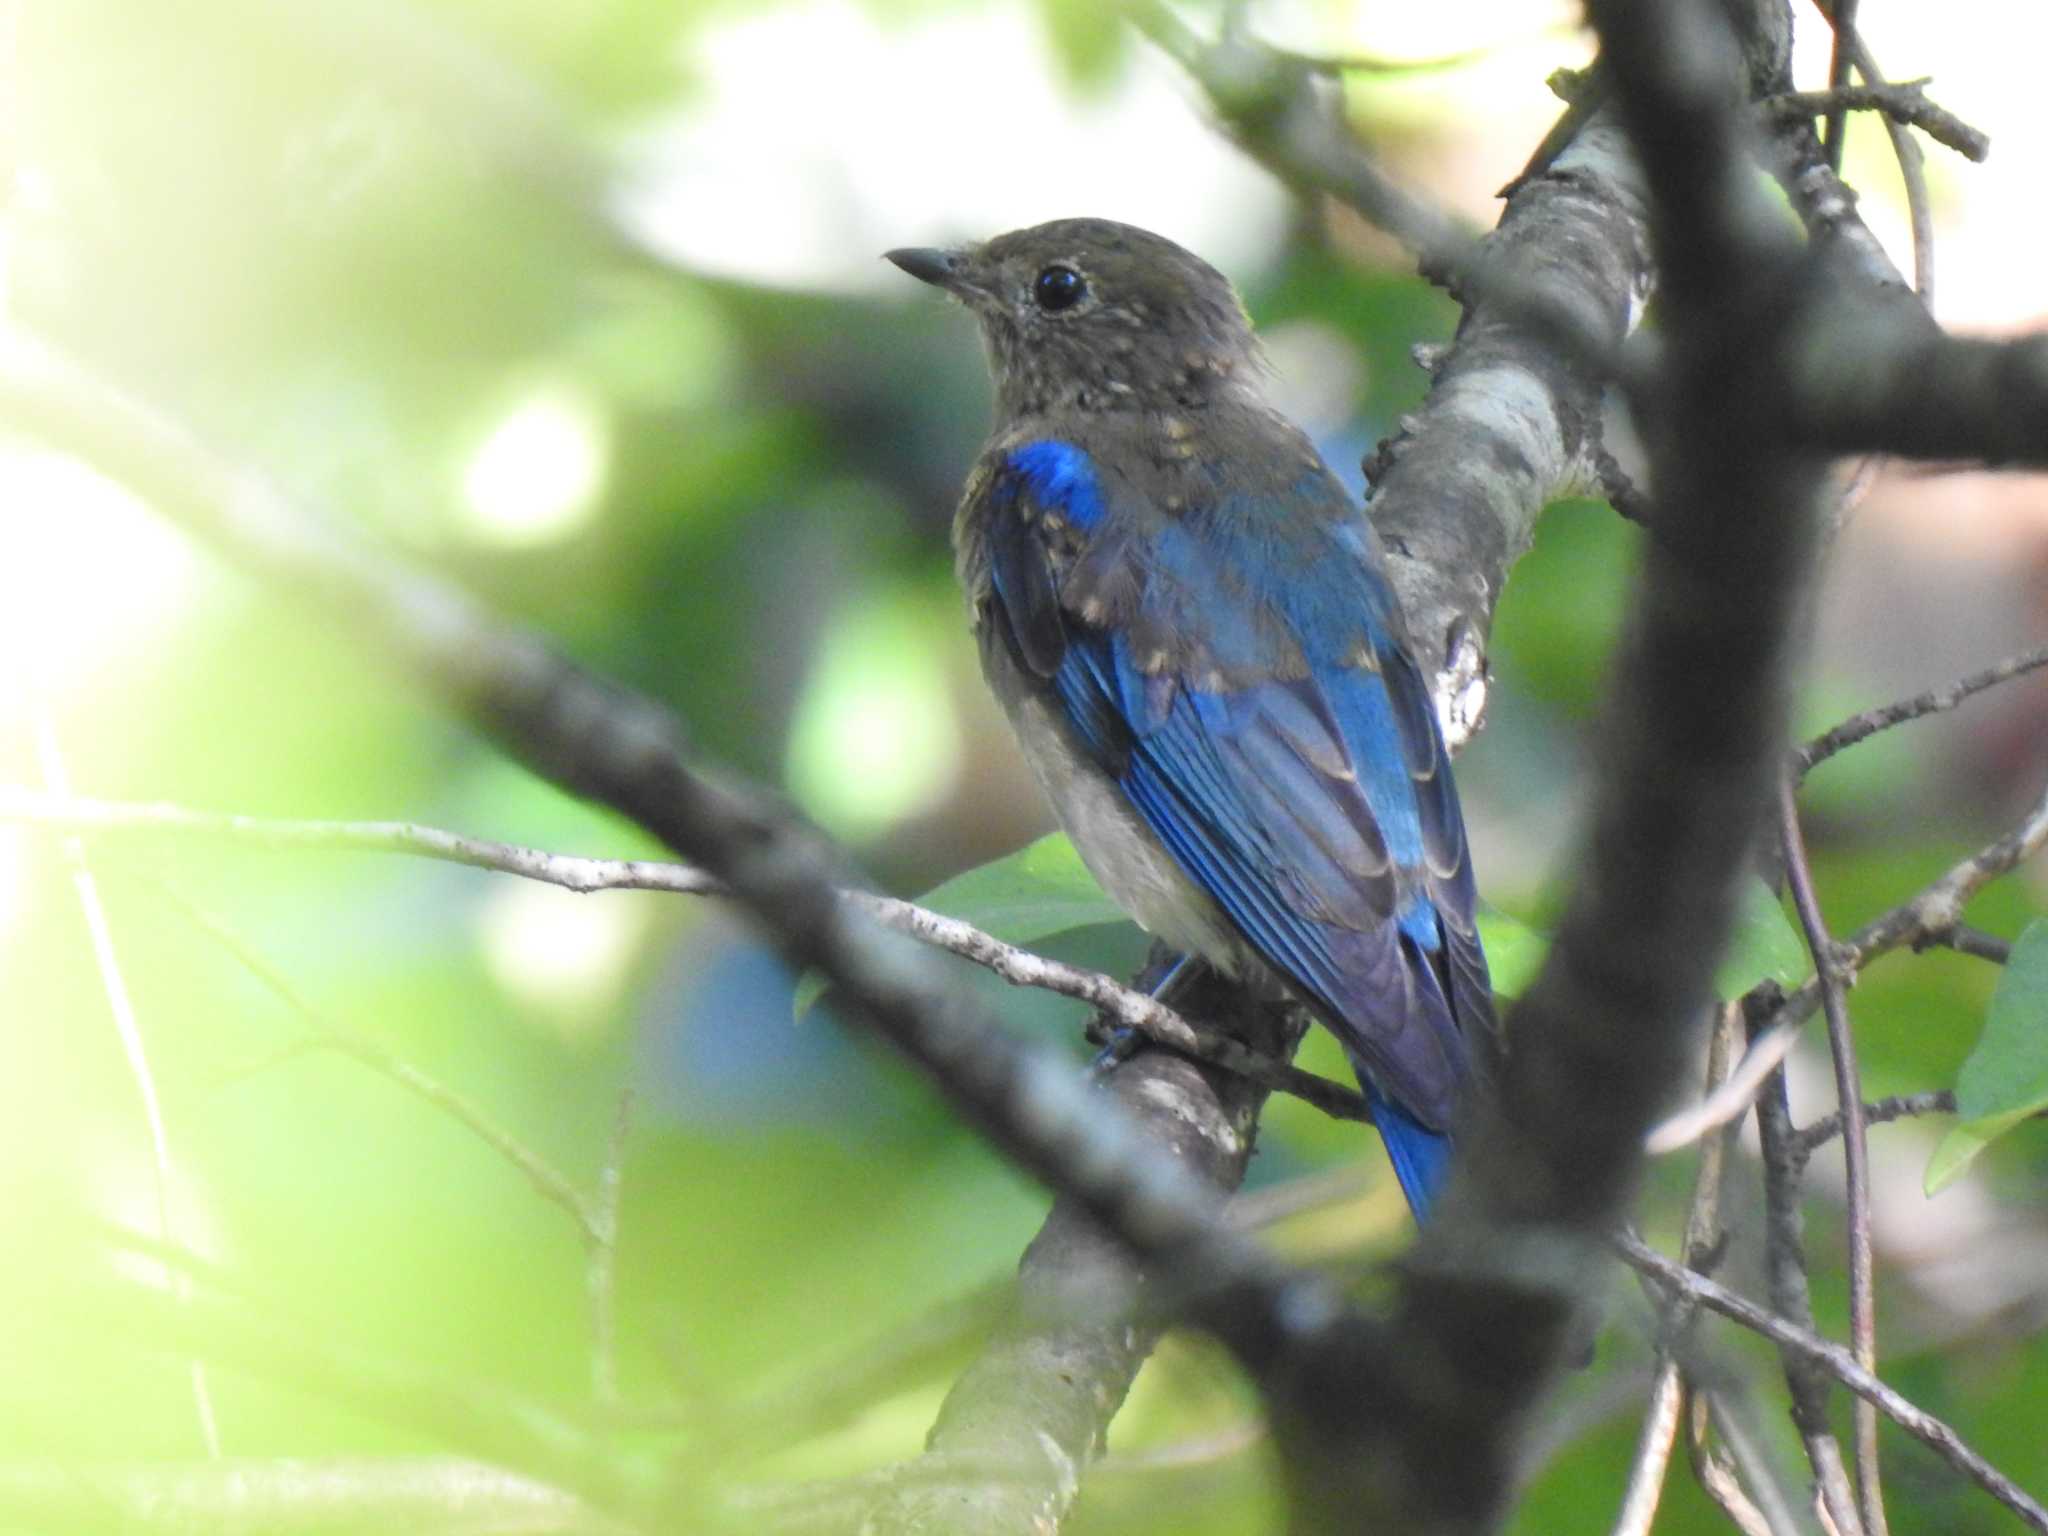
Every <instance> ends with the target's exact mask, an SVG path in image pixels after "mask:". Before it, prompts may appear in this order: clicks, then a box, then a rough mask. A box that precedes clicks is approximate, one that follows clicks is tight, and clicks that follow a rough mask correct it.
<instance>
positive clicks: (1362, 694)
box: [885, 218, 1498, 1221]
mask: <svg viewBox="0 0 2048 1536" xmlns="http://www.w3.org/2000/svg"><path fill="white" fill-rule="evenodd" d="M885 256H886V259H887V260H889V261H891V262H893V263H894V264H895V265H896V266H897V267H899V268H901V269H902V270H903V271H904V272H906V273H908V274H909V275H910V276H912V277H914V278H917V279H919V280H920V281H922V282H925V283H928V284H931V285H932V286H934V287H936V288H938V289H941V290H942V291H944V292H945V293H946V294H948V295H950V296H951V297H952V298H954V299H956V300H958V301H960V302H961V303H962V304H964V305H965V306H966V308H967V309H968V310H969V311H970V312H972V314H973V315H974V316H975V318H976V319H977V320H979V321H980V324H981V334H982V339H983V342H984V344H985V347H986V351H987V354H988V362H989V368H990V373H991V375H992V379H993V383H994V392H995V405H994V416H995V420H994V424H993V427H992V429H991V432H990V436H989V438H988V441H987V443H986V445H985V446H984V448H983V450H982V452H981V455H980V457H979V459H978V460H977V461H976V462H975V464H974V467H973V469H972V471H971V472H970V473H969V475H968V479H967V483H966V488H965V491H964V493H963V495H962V497H961V500H960V503H959V507H958V510H957V512H956V514H955V517H954V521H953V530H952V533H953V547H954V556H955V566H956V569H957V572H958V575H959V579H960V582H961V585H962V587H963V589H964V590H965V593H966V597H967V602H968V607H969V610H970V614H971V617H972V621H973V626H974V629H975V632H976V635H977V637H978V641H979V647H980V653H981V663H982V670H983V673H984V675H985V677H986V679H987V681H988V684H989V686H990V688H991V690H992V691H993V692H994V694H995V696H996V698H997V700H998V701H999V702H1000V703H1001V705H1002V707H1003V710H1004V712H1005V714H1006V715H1007V717H1008V719H1009V721H1010V724H1011V726H1012V727H1013V729H1014V731H1015V734H1016V736H1017V739H1018V742H1019V744H1020V746H1021V747H1022V749H1023V752H1024V755H1025V757H1026V759H1027V760H1028V761H1029V763H1030V765H1031V767H1032V769H1033V771H1034V773H1035V775H1036V777H1037V778H1038V780H1039V783H1040V785H1041V786H1042V787H1043V789H1044V791H1045V793H1046V797H1047V799H1048V800H1049V801H1050V802H1051V804H1052V807H1053V810H1054V812H1055V814H1056V815H1057V817H1058V819H1059V821H1060V823H1061V824H1062V826H1063V827H1064V828H1065V830H1066V832H1067V834H1068V836H1069V837H1070V839H1071V840H1072V842H1073V844H1074V847H1075V849H1076V850H1077V851H1078V853H1079V854H1080V857H1081V859H1082V861H1083V862H1084V863H1085V864H1086V866H1087V867H1088V869H1089V871H1090V872H1091V873H1092V874H1093V875H1094V877H1095V878H1096V880H1097V881H1098V882H1100V884H1101V885H1102V887H1103V889H1104V890H1105V891H1107V892H1108V894H1109V895H1110V897H1111V898H1112V899H1113V900H1114V901H1116V903H1117V904H1118V905H1119V906H1120V907H1121V908H1122V909H1123V910H1124V911H1125V912H1126V913H1128V914H1129V915H1130V916H1131V917H1132V918H1134V919H1135V920H1136V921H1137V923H1138V924H1139V926H1140V927H1142V928H1144V929H1145V930H1146V931H1148V932H1149V933H1151V934H1152V935H1153V936H1154V937H1155V938H1157V939H1159V940H1161V941H1162V942H1164V943H1165V944H1166V945H1168V946H1170V947H1171V948H1172V949H1174V950H1177V951H1178V952H1179V953H1180V955H1181V956H1182V957H1183V959H1182V963H1183V964H1185V963H1187V962H1188V961H1190V960H1194V961H1200V962H1203V963H1206V964H1207V965H1209V966H1210V967H1212V968H1214V969H1215V970H1217V971H1219V972H1221V973H1222V974H1223V975H1225V976H1226V977H1230V978H1233V979H1236V980H1239V981H1243V982H1247V983H1251V984H1253V985H1254V986H1259V987H1266V988H1272V987H1276V986H1277V988H1278V989H1279V990H1280V991H1281V992H1282V993H1283V994H1285V995H1288V996H1291V997H1293V998H1295V999H1297V1000H1299V1001H1300V1002H1302V1003H1305V1004H1306V1005H1307V1006H1308V1007H1309V1009H1310V1011H1311V1012H1312V1013H1313V1014H1314V1015H1315V1016H1316V1017H1317V1018H1318V1019H1319V1020H1320V1022H1322V1023H1323V1024H1324V1025H1326V1026H1327V1027H1328V1028H1329V1029H1330V1030H1331V1031H1333V1032H1334V1033H1335V1035H1336V1037H1337V1039H1338V1040H1339V1041H1340V1042H1341V1043H1342V1045H1343V1047H1344V1050H1345V1053H1346V1055H1347V1056H1348V1057H1349V1059H1350V1061H1351V1064H1352V1066H1353V1068H1354V1070H1355V1071H1356V1073H1357V1076H1358V1081H1359V1085H1360V1088H1361V1089H1362V1091H1363V1093H1364V1096H1365V1099H1366V1103H1367V1107H1368V1109H1369V1111H1370V1113H1371V1117H1372V1120H1373V1123H1374V1125H1375V1127H1376V1128H1377V1130H1378V1132H1379V1135H1380V1138H1381V1140H1382V1141H1383V1142H1384V1144H1385V1146H1386V1149H1387V1153H1388V1156H1389V1159H1390V1161H1391V1162H1392V1165H1393V1169H1394V1172H1395V1175H1396V1177H1397V1178H1398V1180H1399V1182H1400V1186H1401V1189H1402V1192H1403V1193H1404V1195H1405V1196H1406V1198H1407V1202H1408V1205H1409V1207H1410V1209H1411V1210H1412V1211H1413V1212H1414V1214H1415V1216H1416V1219H1417V1220H1418V1221H1420V1220H1422V1219H1424V1218H1426V1216H1427V1215H1428V1212H1429V1210H1430V1206H1431V1202H1432V1201H1433V1200H1434V1199H1435V1197H1436V1196H1437V1194H1438V1193H1439V1191H1440V1190H1441V1188H1442V1186H1443V1184H1444V1182H1445V1178H1446V1174H1447V1170H1448V1167H1449V1161H1450V1154H1451V1146H1452V1140H1451V1138H1452V1135H1453V1133H1454V1130H1455V1128H1456V1125H1457V1121H1458V1117H1459V1114H1460V1111H1461V1108H1462V1106H1463V1105H1464V1104H1466V1103H1467V1102H1469V1100H1470V1098H1471V1097H1472V1094H1473V1092H1474V1085H1475V1084H1476V1083H1477V1082H1479V1081H1480V1080H1481V1079H1482V1077H1483V1076H1484V1075H1485V1074H1486V1073H1487V1072H1489V1071H1490V1070H1491V1064H1492V1062H1493V1060H1494V1057H1495V1054H1496V1052H1497V1049H1498V1042H1497V1032H1498V1026H1497V1023H1496V1021H1495V1015H1494V1009H1493V994H1492V987H1491V983H1490V981H1489V978H1488V973H1487V966H1486V957H1485V953H1484V951H1483V949H1482V947H1481V944H1480V939H1479V933H1478V929H1477V926H1476V923H1475V919H1474V910H1475V905H1476V900H1477V898H1476V895H1475V888H1474V883H1473V873H1472V861H1471V857H1470V850H1469V848H1468V845H1467V841H1466V837H1465V828H1464V821H1463V817H1462V813H1461V812H1460V809H1459V804H1458V793H1457V788H1456V786H1455V784H1454V783H1453V782H1452V778H1451V771H1450V762H1449V756H1448V753H1447V752H1446V750H1445V747H1444V741H1443V736H1442V733H1441V731H1440V730H1439V727H1438V724H1437V718H1436V712H1435V709H1434V706H1433V703H1432V699H1431V694H1430V689H1429V685H1428V682H1427V680H1426V678H1425V675H1424V673H1423V671H1422V669H1421V668H1420V667H1419V666H1418V665H1417V663H1416V661H1415V658H1414V654H1413V652H1412V649H1411V647H1410V645H1409V643H1408V640H1407V636H1406V633H1405V627H1404V623H1403V619H1402V615H1401V610H1400V606H1399V603H1398V600H1397V598H1396V596H1395V594H1394V590H1393V588H1392V586H1391V585H1390V583H1389V581H1388V579H1387V575H1386V570H1385V565H1384V557H1383V554H1382V552H1381V549H1380V547H1379V544H1378V541H1377V537H1376V535H1375V534H1374V533H1373V531H1372V528H1371V525H1370V523H1369V522H1368V520H1367V519H1366V517H1365V515H1364V512H1363V510H1362V508H1360V507H1359V506H1358V505H1356V504H1354V502H1353V501H1352V499H1351V497H1350V495H1349V494H1348V493H1347V492H1346V491H1345V489H1344V487H1343V484H1342V483H1341V482H1340V481H1339V480H1338V479H1337V477H1336V476H1335V475H1334V474H1333V473H1332V472H1331V470H1330V468H1329V466H1328V465H1327V464H1326V463H1325V462H1324V461H1323V459H1322V457H1321V456H1320V455H1319V454H1318V453H1317V451H1316V449H1315V447H1314V445H1313V444H1312V443H1311V442H1310V441H1309V439H1308V437H1307V435H1306V434H1305V433H1303V432H1302V431H1301V429H1300V428H1299V427H1297V426H1296V425H1295V424H1294V423H1293V422H1291V421H1290V420H1288V419H1287V418H1286V417H1285V416H1284V415H1282V414H1281V413H1280V412H1279V411H1277V410H1276V409H1274V407H1273V406H1272V405H1271V404H1270V403H1269V401H1268V400H1267V398H1266V395H1265V392H1264V388H1263V385H1264V380H1265V377H1266V370H1265V366H1264V362H1263V357H1262V354H1261V351H1260V348H1259V344H1258V341H1257V339H1256V337H1255V335H1254V332H1253V330H1252V325H1251V321H1250V319H1249V317H1248V315H1247V314H1246V311H1245V308H1244V305H1243V303H1242V301H1241V300H1240V299H1239V298H1238V295H1237V293H1236V290H1235V289H1234V288H1233V287H1232V286H1231V284H1230V282H1229V280H1228V279H1227V278H1225V277H1224V276H1223V274H1222V273H1220V272H1218V271H1217V270H1216V269H1215V268H1214V267H1212V266H1211V265H1209V263H1207V262H1206V261H1203V260H1202V259H1201V258H1200V257H1198V256H1196V255H1194V254H1193V253H1192V252H1190V251H1187V250H1185V249H1183V248H1182V247H1181V246H1179V245H1177V244H1175V243H1174V242H1172V241H1171V240H1168V239H1166V238H1164V237H1163V236H1160V235H1156V234H1152V233H1150V232H1148V231H1146V230H1142V229H1138V228H1136V227H1134V226H1132V225H1128V224H1121V223H1117V222H1114V221H1112V220H1108V219H1098V218H1074V219H1060V220H1056V221H1054V222H1052V223H1048V224H1040V225H1036V226H1034V227H1032V228H1028V229H1020V230H1016V231H1013V232H1011V233H1009V234H1005V235H1000V236H997V237H996V238H994V239H992V240H989V241H987V242H986V243H983V244H970V245H963V246H960V247H957V248H950V249H939V248H931V247H918V248H904V249H899V250H892V251H888V252H886V253H885ZM1169 979H1171V978H1169Z"/></svg>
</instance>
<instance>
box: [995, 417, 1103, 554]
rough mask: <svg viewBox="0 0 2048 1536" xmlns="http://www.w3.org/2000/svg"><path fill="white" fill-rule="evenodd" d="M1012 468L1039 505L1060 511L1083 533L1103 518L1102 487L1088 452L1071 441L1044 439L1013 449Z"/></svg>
mask: <svg viewBox="0 0 2048 1536" xmlns="http://www.w3.org/2000/svg"><path fill="white" fill-rule="evenodd" d="M1010 467H1011V468H1013V469H1014V470H1016V471H1017V473H1018V474H1019V475H1021V476H1022V477H1023V479H1024V483H1025V485H1027V486H1028V487H1030V490H1031V494H1032V495H1033V496H1035V497H1036V498H1037V499H1038V504H1039V505H1040V506H1042V507H1044V508H1046V509H1047V510H1048V511H1053V512H1057V513H1059V515H1060V516H1062V517H1064V518H1065V519H1066V520H1067V521H1068V522H1070V523H1072V524H1073V525H1074V526H1075V527H1076V528H1078V529H1080V530H1081V531H1082V532H1083V533H1092V532H1094V530H1095V525H1096V524H1097V523H1099V522H1101V521H1102V487H1101V485H1100V484H1099V483H1098V482H1097V481H1096V478H1095V466H1094V465H1093V464H1092V463H1090V462H1089V460H1088V455H1087V454H1085V453H1083V452H1082V451H1081V450H1080V449H1079V448H1076V447H1075V446H1074V445H1073V444H1072V443H1065V442H1061V441H1060V440H1059V439H1058V438H1051V437H1049V438H1044V439H1041V440H1040V441H1038V442H1035V443H1026V444H1024V445H1023V446H1022V447H1020V448H1013V449H1012V450H1010Z"/></svg>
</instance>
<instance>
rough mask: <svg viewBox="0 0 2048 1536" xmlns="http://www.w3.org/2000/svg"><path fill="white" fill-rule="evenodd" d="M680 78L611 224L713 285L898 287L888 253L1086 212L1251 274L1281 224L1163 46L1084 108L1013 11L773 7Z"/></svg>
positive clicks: (740, 26) (1263, 181)
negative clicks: (731, 281) (684, 101)
mask: <svg viewBox="0 0 2048 1536" xmlns="http://www.w3.org/2000/svg"><path fill="white" fill-rule="evenodd" d="M690 67H691V71H692V73H693V74H694V75H695V76H697V77H698V78H700V79H702V80H703V81H704V82H705V88H704V94H703V96H702V97H701V98H700V99H699V100H698V101H697V102H696V103H695V104H693V105H692V106H691V107H689V108H687V109H685V110H683V111H680V112H678V113H676V114H675V115H674V116H672V117H671V118H669V119H667V120H666V121H665V122H662V123H660V124H658V125H657V126H656V127H654V128H653V129H652V130H651V131H650V132H649V133H648V134H647V135H646V137H645V138H644V139H643V141H642V144H641V155H640V169H641V174H640V176H639V177H638V179H637V183H636V186H635V188H634V190H633V192H632V193H631V194H630V195H629V196H628V197H627V198H626V199H625V201H624V204H623V206H622V210H621V211H622V212H623V213H624V215H625V216H626V218H627V219H628V220H629V221H630V222H631V223H632V224H633V225H634V226H635V227H636V228H637V229H638V230H639V231H640V232H641V233H642V234H643V236H644V237H645V238H646V239H648V240H649V241H650V242H651V243H652V244H653V245H655V246H656V247H657V248H659V249H661V250H663V251H665V252H667V253H669V254H670V255H672V256H674V257H675V258H676V259H677V260H679V261H681V262H683V263H684V264H686V265H688V266H691V267H693V268H696V269H698V270H701V271H705V272H713V273H719V274H724V275H730V276H734V277H741V278H746V279H751V280H753V281H756V282H764V283H771V284H778V285H785V286H790V287H823V288H831V289H837V290H841V291H847V290H866V291H886V290H890V289H892V288H893V289H895V290H898V291H901V290H902V289H903V286H904V284H905V279H904V277H903V275H902V274H901V273H899V272H897V271H896V270H895V269H894V268H893V267H890V266H888V265H886V264H885V263H884V262H883V261H882V260H881V253H882V252H883V251H884V250H887V249H888V248H890V247H892V246H899V245H939V244H948V243H953V242H957V241H961V240H966V239H983V238H986V237H988V236H990V235H995V234H1000V233H1001V232H1002V231H1004V230H1006V229H1016V228H1019V227H1021V226H1023V225H1027V224H1036V223H1039V222H1041V221H1043V220H1046V219H1055V218H1063V217H1068V216H1073V215H1082V214H1092V215H1099V216H1102V217H1108V218H1116V219H1121V220H1123V221H1124V222H1125V223H1130V224H1141V225H1144V226H1146V227H1147V228H1150V229H1156V230H1158V231H1159V232H1160V233H1162V234H1165V235H1169V236H1171V237H1172V238H1174V239H1176V240H1179V241H1180V242H1181V243H1182V244H1184V245H1187V246H1189V247H1191V248H1192V249H1195V250H1199V251H1200V252H1202V254H1203V255H1204V256H1206V257H1208V258H1209V259H1210V260H1211V261H1213V262H1215V263H1216V264H1217V265H1218V266H1220V267H1222V268H1224V269H1225V270H1226V271H1232V272H1241V271H1242V270H1243V268H1244V267H1246V266H1247V265H1249V264H1252V263H1254V262H1256V261H1257V260H1259V259H1260V258H1262V257H1264V256H1265V255H1267V254H1268V253H1269V252H1270V251H1271V250H1272V248H1273V247H1274V245H1275V243H1276V242H1277V240H1278V238H1279V236H1280V232H1281V229H1282V227H1283V224H1284V221H1285V219H1286V216H1287V198H1286V196H1285V194H1284V193H1282V191H1281V190H1280V189H1279V187H1278V186H1277V185H1276V184H1275V183H1274V182H1273V181H1272V179H1271V178H1269V177H1268V176H1266V175H1265V174H1264V173H1263V172H1261V171H1260V170H1259V169H1258V168H1257V167H1256V166H1254V165H1253V164H1252V163H1251V162H1250V161H1249V160H1247V159H1246V158H1245V157H1244V156H1243V155H1242V154H1240V153H1239V152H1238V151H1237V150H1235V149H1234V148H1232V147H1231V146H1230V145H1229V144H1228V143H1226V142H1225V141H1224V140H1223V139H1222V138H1221V137H1219V136H1218V135H1217V133H1216V132H1215V131H1214V129H1212V128H1211V127H1210V126H1209V125H1208V124H1207V122H1206V121H1205V120H1204V118H1203V114H1202V111H1201V109H1200V107H1199V106H1198V105H1196V104H1195V102H1194V100H1193V93H1192V92H1191V91H1190V89H1189V88H1188V86H1187V85H1186V83H1185V81H1184V80H1183V79H1181V78H1180V77H1179V76H1178V74H1177V72H1176V70H1175V68H1174V66H1173V65H1172V64H1170V63H1169V62H1168V61H1167V60H1165V59H1163V58H1162V57H1160V56H1159V55H1158V53H1157V52H1156V51H1155V50H1152V49H1151V48H1150V47H1149V46H1138V47H1136V48H1134V50H1133V53H1132V63H1131V67H1130V69H1129V70H1128V71H1126V72H1125V73H1124V74H1123V76H1122V77H1121V78H1119V79H1117V80H1115V81H1112V82H1111V83H1109V84H1108V85H1107V86H1106V87H1105V88H1104V89H1102V90H1101V91H1100V92H1098V93H1083V94H1081V95H1080V97H1079V98H1078V99H1077V98H1076V96H1075V94H1074V93H1073V91H1072V90H1071V88H1070V87H1069V86H1068V85H1067V83H1066V82H1065V80H1064V79H1063V78H1062V75H1061V71H1060V67H1059V65H1058V63H1057V61H1056V60H1055V59H1054V57H1053V55H1052V52H1051V49H1050V48H1049V46H1048V45H1047V42H1046V38H1045V34H1044V32H1043V31H1042V29H1041V25H1040V23H1039V21H1038V20H1037V19H1036V17H1035V16H1034V15H1033V13H1032V11H1031V9H1030V8H1028V7H1026V6H1024V5H1021V4H1001V5H992V6H989V7H986V8H978V9H973V10H963V11H959V12H955V13H951V14H941V15H937V16H934V17H932V18H930V19H929V20H925V21H921V22H908V21H900V22H884V21H881V20H878V19H877V18H875V17H874V16H873V15H871V14H869V13H868V12H867V11H864V10H862V9H861V8H859V7H858V6H856V5H854V4H853V3H851V0H817V3H810V4H801V5H792V6H787V7H780V8H777V9H774V10H770V11H767V12H765V13H760V14H756V15H752V16H748V17H746V18H745V19H743V20H739V21H735V22H733V23H730V24H728V25H725V26H722V27H717V28H713V29H711V30H710V31H709V32H707V33H705V34H703V35H702V36H700V37H698V38H695V39H693V41H692V46H691V54H690Z"/></svg>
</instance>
